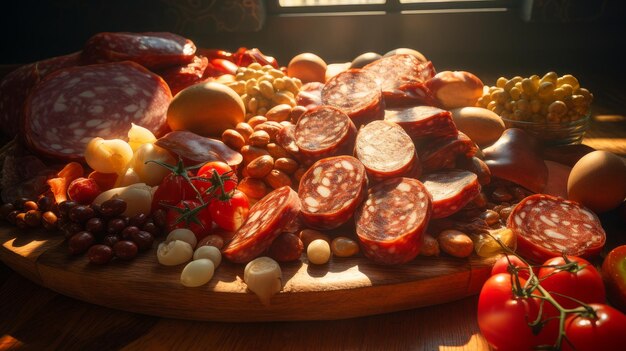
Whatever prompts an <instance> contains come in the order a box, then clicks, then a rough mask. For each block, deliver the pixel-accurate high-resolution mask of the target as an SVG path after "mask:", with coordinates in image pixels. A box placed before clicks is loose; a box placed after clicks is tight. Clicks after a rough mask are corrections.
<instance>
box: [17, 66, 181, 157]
mask: <svg viewBox="0 0 626 351" xmlns="http://www.w3.org/2000/svg"><path fill="white" fill-rule="evenodd" d="M171 99H172V94H171V93H170V89H169V87H168V86H167V84H166V83H165V82H164V81H163V79H161V77H159V76H157V75H155V74H153V73H152V72H150V71H148V70H146V69H145V68H143V67H142V66H140V65H138V64H136V63H133V62H119V63H108V64H100V65H90V66H79V67H72V68H65V69H61V70H58V71H56V72H54V73H52V74H50V75H49V76H48V77H46V79H44V80H43V81H41V82H40V83H39V84H37V86H36V87H35V88H34V89H33V91H32V92H31V94H30V96H29V97H28V100H27V101H26V104H25V117H24V123H23V131H24V135H23V136H24V139H25V142H26V144H27V145H28V146H29V147H30V148H31V149H32V150H33V151H35V152H38V153H40V154H41V155H44V156H50V157H54V158H59V159H63V160H80V159H82V158H83V152H84V150H85V147H86V146H87V143H88V142H89V141H90V140H91V139H92V138H94V137H102V138H104V139H123V140H128V130H129V129H130V127H131V123H135V124H137V125H140V126H142V127H144V128H147V129H148V130H150V131H152V132H153V133H154V134H155V135H156V136H157V137H158V136H161V135H162V134H163V133H164V131H165V129H166V128H167V125H166V123H165V118H166V112H167V106H168V104H169V102H170V100H171Z"/></svg>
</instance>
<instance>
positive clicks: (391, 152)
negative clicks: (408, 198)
mask: <svg viewBox="0 0 626 351" xmlns="http://www.w3.org/2000/svg"><path fill="white" fill-rule="evenodd" d="M354 154H355V156H356V158H358V159H359V161H361V162H362V163H363V165H364V166H365V169H366V170H367V174H368V175H369V176H370V177H372V180H381V179H387V178H393V177H400V176H403V175H407V174H409V173H411V175H412V176H418V175H419V174H414V173H419V171H420V170H421V167H420V166H419V162H420V161H419V159H418V158H417V154H416V152H415V146H414V145H413V142H412V141H411V138H410V137H409V136H408V135H407V134H406V132H405V131H404V129H402V127H400V126H399V125H397V124H395V123H393V122H389V121H374V122H372V123H370V124H368V125H366V126H365V127H363V128H361V130H359V132H358V134H357V137H356V144H355V147H354Z"/></svg>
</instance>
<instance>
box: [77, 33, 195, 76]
mask: <svg viewBox="0 0 626 351" xmlns="http://www.w3.org/2000/svg"><path fill="white" fill-rule="evenodd" d="M195 53H196V46H195V45H194V43H193V42H192V41H191V40H189V39H186V38H183V37H181V36H180V35H176V34H172V33H167V32H146V33H126V32H117V33H109V32H104V33H98V34H96V35H94V36H92V37H91V38H90V39H89V40H87V42H86V43H85V47H84V49H83V59H84V60H85V62H86V63H105V62H118V61H133V62H136V63H139V64H141V65H143V66H145V67H146V68H148V69H151V70H158V69H162V68H166V67H170V66H176V65H182V64H186V63H189V62H191V61H193V59H194V57H195Z"/></svg>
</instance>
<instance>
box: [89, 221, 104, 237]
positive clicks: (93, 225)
mask: <svg viewBox="0 0 626 351" xmlns="http://www.w3.org/2000/svg"><path fill="white" fill-rule="evenodd" d="M105 229H106V228H105V225H104V221H103V220H102V218H98V217H92V218H89V219H88V220H87V222H85V230H87V231H90V232H92V233H93V234H94V235H96V236H99V235H102V234H104V232H105Z"/></svg>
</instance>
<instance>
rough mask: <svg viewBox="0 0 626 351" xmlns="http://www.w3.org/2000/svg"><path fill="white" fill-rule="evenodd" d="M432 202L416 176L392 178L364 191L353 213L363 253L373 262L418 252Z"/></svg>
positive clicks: (405, 259) (402, 259)
mask: <svg viewBox="0 0 626 351" xmlns="http://www.w3.org/2000/svg"><path fill="white" fill-rule="evenodd" d="M431 212H432V204H431V200H430V195H429V194H428V191H427V190H426V187H424V185H423V184H422V183H421V182H420V181H419V180H417V179H413V178H392V179H387V180H385V181H384V182H381V183H378V184H376V185H375V186H373V187H372V188H370V189H369V191H368V196H367V199H366V200H365V201H364V202H363V204H362V205H361V206H360V207H359V208H358V209H357V211H356V213H355V214H354V219H355V222H356V233H357V236H358V239H359V242H360V244H361V247H362V249H363V253H364V254H365V256H366V257H367V258H369V259H371V260H372V261H374V262H376V263H381V264H401V263H406V262H409V261H411V260H412V259H414V258H415V256H417V254H418V253H419V250H420V247H421V245H422V235H423V234H424V232H425V230H426V227H427V225H428V221H429V220H430V215H431Z"/></svg>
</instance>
